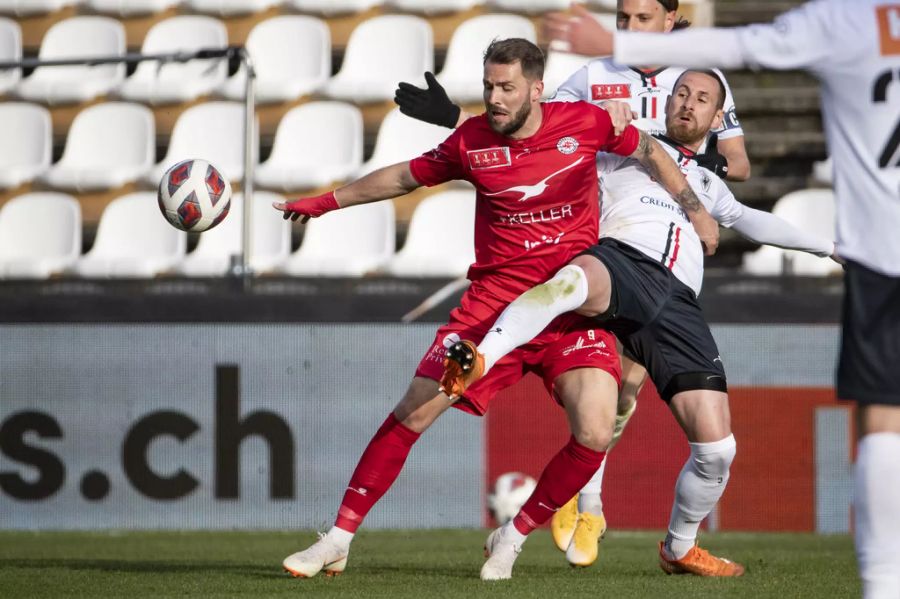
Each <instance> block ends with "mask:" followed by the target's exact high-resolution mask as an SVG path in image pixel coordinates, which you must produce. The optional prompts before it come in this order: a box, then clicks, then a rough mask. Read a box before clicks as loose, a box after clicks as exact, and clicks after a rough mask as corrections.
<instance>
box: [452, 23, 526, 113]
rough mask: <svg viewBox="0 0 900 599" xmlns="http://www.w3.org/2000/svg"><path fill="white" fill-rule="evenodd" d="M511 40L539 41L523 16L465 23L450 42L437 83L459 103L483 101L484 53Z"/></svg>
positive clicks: (455, 32) (458, 28)
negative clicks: (496, 43) (490, 46)
mask: <svg viewBox="0 0 900 599" xmlns="http://www.w3.org/2000/svg"><path fill="white" fill-rule="evenodd" d="M511 37H521V38H525V39H527V40H529V41H532V42H535V41H536V40H537V35H536V33H535V31H534V25H533V24H532V23H531V21H530V20H529V19H527V18H525V17H523V16H520V15H481V16H477V17H473V18H471V19H468V20H466V21H463V23H462V24H460V26H459V27H457V28H456V30H455V31H454V32H453V37H451V38H450V44H449V45H448V46H447V60H446V61H445V62H444V69H443V70H442V71H441V72H440V74H438V76H437V80H438V82H440V84H441V85H443V86H444V89H446V90H447V94H448V95H449V96H450V97H451V98H452V99H453V100H455V101H457V102H478V101H480V100H481V99H482V96H483V92H484V84H483V83H482V78H483V75H484V73H483V66H482V65H483V64H484V51H485V49H486V48H487V47H488V44H490V43H491V41H493V40H495V39H506V38H511Z"/></svg>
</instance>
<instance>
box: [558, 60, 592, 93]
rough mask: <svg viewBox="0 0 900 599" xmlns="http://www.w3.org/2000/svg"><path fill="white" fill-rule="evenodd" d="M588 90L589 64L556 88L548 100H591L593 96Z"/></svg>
mask: <svg viewBox="0 0 900 599" xmlns="http://www.w3.org/2000/svg"><path fill="white" fill-rule="evenodd" d="M587 90H588V68H587V65H584V66H583V67H581V68H580V69H578V70H577V71H575V72H574V73H572V75H571V77H569V78H568V79H566V80H565V81H564V82H563V84H562V85H560V86H559V87H558V88H556V91H555V92H553V95H552V96H550V99H549V100H548V102H577V101H579V100H585V101H587V102H590V100H591V98H590V94H588V91H587Z"/></svg>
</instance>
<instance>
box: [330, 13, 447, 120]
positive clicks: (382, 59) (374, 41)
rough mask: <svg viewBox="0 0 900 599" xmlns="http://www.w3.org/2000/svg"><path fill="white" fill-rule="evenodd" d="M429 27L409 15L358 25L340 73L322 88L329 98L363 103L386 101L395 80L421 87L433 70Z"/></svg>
mask: <svg viewBox="0 0 900 599" xmlns="http://www.w3.org/2000/svg"><path fill="white" fill-rule="evenodd" d="M432 46H433V43H432V32H431V25H429V24H428V21H426V20H425V19H422V18H420V17H416V16H412V15H384V16H380V17H373V18H371V19H369V20H367V21H364V22H363V23H361V24H360V25H359V26H358V27H357V28H356V29H354V30H353V33H351V34H350V39H349V41H348V42H347V50H346V52H345V53H344V63H343V65H341V70H340V72H339V73H338V74H337V75H335V76H334V77H332V78H331V79H330V80H329V81H328V82H327V83H326V84H325V87H324V88H323V89H322V91H323V93H324V94H325V95H326V96H328V97H331V98H335V99H339V100H346V101H348V102H355V103H366V102H380V101H384V100H390V99H392V98H393V97H394V90H395V89H397V82H398V81H409V82H411V83H419V84H420V85H422V86H423V87H424V85H425V79H424V78H423V76H422V75H423V73H424V72H425V71H432V70H434V49H433V47H432Z"/></svg>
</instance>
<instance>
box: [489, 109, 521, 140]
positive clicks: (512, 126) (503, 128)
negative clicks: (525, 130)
mask: <svg viewBox="0 0 900 599" xmlns="http://www.w3.org/2000/svg"><path fill="white" fill-rule="evenodd" d="M529 114H531V103H530V102H525V103H524V104H522V107H521V108H520V109H519V110H518V112H516V114H515V116H514V117H513V119H512V120H511V121H509V122H508V123H506V124H505V125H498V124H497V122H496V121H494V115H492V114H491V112H490V110H488V123H489V124H490V125H491V129H493V130H494V131H496V132H497V133H499V134H500V135H506V136H510V135H512V134H513V133H515V132H516V131H518V130H519V129H521V128H522V125H524V124H525V121H526V120H528V115H529Z"/></svg>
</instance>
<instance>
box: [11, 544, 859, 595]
mask: <svg viewBox="0 0 900 599" xmlns="http://www.w3.org/2000/svg"><path fill="white" fill-rule="evenodd" d="M661 534H662V533H661V532H627V531H611V532H610V533H609V534H608V535H607V537H606V539H604V541H603V542H602V544H601V554H600V559H599V560H598V562H597V564H595V565H594V566H593V567H591V568H586V569H579V570H574V569H572V568H570V567H569V566H568V565H567V564H566V562H565V558H564V556H563V554H562V553H560V552H559V551H557V550H556V548H555V547H554V546H553V544H552V541H551V540H550V536H549V533H548V532H546V531H538V532H536V533H534V534H533V535H532V537H531V538H530V539H529V540H528V543H526V545H525V548H524V550H523V552H522V554H521V555H520V556H519V559H518V561H517V563H516V568H515V570H514V572H513V574H514V576H513V580H511V581H502V582H493V583H483V582H481V581H480V580H479V579H478V571H479V568H480V567H481V564H482V562H483V557H482V549H481V547H482V543H483V542H484V539H485V537H486V535H487V531H481V530H434V531H420V530H416V531H401V530H394V531H363V532H361V533H360V534H359V535H357V538H356V540H355V541H354V544H353V551H352V552H351V554H350V560H349V563H348V567H347V571H346V572H345V573H344V574H343V575H342V576H339V577H336V578H325V577H323V576H317V577H315V578H312V579H305V580H300V579H293V578H291V577H289V576H288V575H286V574H284V573H282V571H281V560H282V558H283V557H284V556H286V555H288V554H289V553H292V552H294V551H297V550H299V549H302V548H304V547H306V546H307V545H308V544H309V543H311V542H312V541H313V540H314V539H315V535H314V534H313V533H311V532H291V533H280V532H110V533H81V532H59V533H28V532H0V597H10V598H22V597H54V598H56V597H127V598H129V599H136V598H139V597H184V596H191V597H238V596H240V597H275V596H284V597H300V596H308V597H365V598H367V599H368V598H375V597H385V598H388V597H390V598H392V599H394V598H400V597H412V598H415V599H429V598H432V597H435V598H437V597H440V598H444V597H467V598H469V599H471V598H474V597H479V596H487V595H488V594H490V596H491V597H539V598H541V599H545V598H548V599H562V598H564V597H611V598H614V599H626V598H631V597H641V598H644V597H647V598H653V599H656V598H665V597H668V598H676V597H689V598H691V599H700V598H704V597H709V598H720V597H748V598H753V599H761V598H765V597H778V598H788V597H791V598H795V597H811V598H812V597H816V598H818V597H833V598H837V597H858V596H860V592H861V591H860V584H859V580H858V577H857V574H856V565H855V558H854V554H853V543H852V539H851V538H850V537H848V536H846V535H838V536H817V535H807V534H750V533H722V534H705V535H703V536H702V537H701V542H702V544H703V546H704V547H706V548H708V549H710V550H712V551H713V552H714V553H718V554H720V555H723V556H726V557H730V558H733V559H735V560H738V561H741V562H743V563H744V564H745V565H746V566H747V574H746V575H745V576H743V577H742V578H737V579H701V578H696V577H689V576H666V575H665V574H664V573H663V572H662V571H661V570H660V569H659V567H658V566H657V564H656V542H657V540H658V539H660V538H661Z"/></svg>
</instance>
